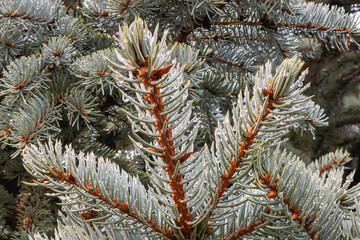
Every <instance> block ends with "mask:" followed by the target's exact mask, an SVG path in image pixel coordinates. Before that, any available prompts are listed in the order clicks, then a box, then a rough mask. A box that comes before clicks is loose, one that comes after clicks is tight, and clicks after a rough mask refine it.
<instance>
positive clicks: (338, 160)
mask: <svg viewBox="0 0 360 240" xmlns="http://www.w3.org/2000/svg"><path fill="white" fill-rule="evenodd" d="M351 160H352V157H350V153H349V152H348V151H346V150H343V149H338V150H336V151H335V152H331V153H328V154H326V155H324V156H321V157H320V158H319V159H316V160H315V161H313V162H311V163H310V164H309V165H308V168H309V169H311V170H312V171H313V172H315V171H318V172H319V174H320V175H322V174H323V173H324V172H326V171H329V170H330V169H334V168H337V167H340V166H343V165H345V164H346V163H348V162H350V161H351Z"/></svg>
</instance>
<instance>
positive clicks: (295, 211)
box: [259, 173, 320, 240]
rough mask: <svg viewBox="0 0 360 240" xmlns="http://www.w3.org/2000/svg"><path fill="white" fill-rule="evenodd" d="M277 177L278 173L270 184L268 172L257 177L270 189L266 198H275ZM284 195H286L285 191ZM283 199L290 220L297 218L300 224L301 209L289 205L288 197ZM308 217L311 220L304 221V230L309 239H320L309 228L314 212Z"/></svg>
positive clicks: (313, 218)
mask: <svg viewBox="0 0 360 240" xmlns="http://www.w3.org/2000/svg"><path fill="white" fill-rule="evenodd" d="M279 179H280V175H278V176H277V178H276V180H275V182H274V183H273V184H272V185H271V176H270V175H269V174H268V173H265V174H264V178H260V179H259V182H261V183H262V184H265V185H266V186H267V187H268V188H269V189H270V191H269V192H268V194H267V197H268V198H275V197H277V196H278V189H277V186H276V183H277V181H278V180H279ZM284 196H286V193H285V195H284ZM283 201H284V203H285V204H286V205H287V206H288V209H289V210H290V212H291V218H292V220H293V221H295V220H297V221H298V222H299V223H300V224H302V223H303V221H304V220H305V219H304V216H303V217H301V218H299V216H301V215H302V214H303V212H302V211H301V210H299V209H298V208H297V207H296V206H292V207H291V205H290V199H288V198H284V200H283ZM310 217H311V221H310V222H309V223H305V225H304V230H305V231H306V232H307V233H308V234H309V236H310V238H311V239H316V240H320V236H318V237H316V234H317V231H312V229H311V224H312V223H313V222H314V220H315V218H316V214H312V215H311V216H310ZM311 231H312V232H311Z"/></svg>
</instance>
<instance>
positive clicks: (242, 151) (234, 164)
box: [210, 89, 280, 216]
mask: <svg viewBox="0 0 360 240" xmlns="http://www.w3.org/2000/svg"><path fill="white" fill-rule="evenodd" d="M263 92H264V94H265V95H267V96H269V101H268V103H267V105H266V110H265V113H264V114H263V116H262V117H261V123H260V126H259V127H258V128H257V130H256V131H255V132H253V130H254V128H255V124H252V125H251V127H250V129H249V130H248V131H247V135H248V137H245V142H241V144H240V147H239V149H238V154H239V155H238V160H236V157H235V156H234V157H233V158H232V160H231V164H230V165H229V167H228V169H229V171H228V172H224V175H223V176H222V177H221V186H220V189H219V188H216V189H215V194H217V198H218V199H220V198H221V197H222V196H223V195H224V193H225V192H226V190H227V188H228V187H229V185H230V180H231V179H232V178H233V176H234V174H235V173H236V172H237V168H239V166H240V164H241V163H242V162H243V161H244V158H245V157H246V151H247V150H249V149H250V147H251V145H252V144H253V142H254V140H255V138H256V136H257V134H258V132H259V129H260V128H261V126H262V122H263V121H265V120H266V119H267V116H268V115H269V113H270V111H271V110H273V109H274V108H275V107H274V104H279V103H280V97H279V96H278V97H277V98H275V99H274V98H273V97H272V96H273V90H272V91H269V90H267V89H264V90H263ZM260 116H261V110H259V113H258V114H257V116H256V118H255V122H257V121H258V119H259V117H260ZM210 204H212V201H210ZM215 209H216V207H215V208H214V210H215ZM213 213H214V211H212V212H211V213H210V216H211V215H212V214H213Z"/></svg>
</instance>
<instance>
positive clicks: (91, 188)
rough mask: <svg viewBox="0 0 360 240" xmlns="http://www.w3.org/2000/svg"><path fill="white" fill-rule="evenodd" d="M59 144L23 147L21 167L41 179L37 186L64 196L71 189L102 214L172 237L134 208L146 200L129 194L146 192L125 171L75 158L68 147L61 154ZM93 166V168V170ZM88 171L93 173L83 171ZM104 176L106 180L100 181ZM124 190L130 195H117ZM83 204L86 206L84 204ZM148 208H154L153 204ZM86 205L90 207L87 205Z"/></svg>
mask: <svg viewBox="0 0 360 240" xmlns="http://www.w3.org/2000/svg"><path fill="white" fill-rule="evenodd" d="M61 145H62V144H61V142H59V141H57V142H56V144H55V146H53V144H52V142H51V141H50V140H49V143H48V145H47V146H45V147H44V146H40V148H37V147H36V146H34V145H32V146H31V147H29V148H26V150H25V152H24V159H26V160H25V165H24V166H25V168H26V169H27V170H28V171H30V172H33V173H35V174H36V176H37V178H38V179H41V180H40V181H39V182H38V183H37V185H44V186H47V187H52V188H56V189H57V190H58V191H60V192H63V193H64V194H67V193H68V191H69V189H73V190H74V191H75V192H74V191H73V193H77V194H79V196H92V197H93V198H94V199H97V200H98V204H102V205H103V206H104V208H105V209H107V210H106V212H107V211H111V212H113V213H114V214H116V215H118V216H122V215H126V216H128V217H131V218H132V219H134V220H136V222H138V223H141V224H142V225H143V226H144V227H148V228H151V229H152V230H154V231H156V232H157V233H159V234H161V235H164V236H166V237H168V238H170V239H171V238H173V237H174V235H173V234H174V233H173V231H172V230H170V229H167V228H166V227H164V226H160V225H158V223H157V221H158V220H159V219H151V218H150V217H149V213H148V214H145V213H144V211H146V210H145V209H141V208H138V204H141V205H143V204H145V202H147V200H145V199H144V198H141V199H137V198H136V197H135V199H133V196H131V192H132V191H135V192H137V191H142V194H145V195H142V197H145V196H146V195H147V193H146V190H145V189H144V188H143V186H141V185H139V183H138V182H137V180H135V179H134V178H131V177H130V176H128V175H127V174H126V173H125V172H121V171H120V170H119V168H118V166H117V165H115V164H113V163H110V162H109V161H107V160H104V159H102V158H100V159H98V160H97V161H96V160H95V157H94V155H93V154H91V155H87V156H86V157H85V156H84V154H82V153H80V154H79V155H75V152H74V151H73V150H72V149H71V148H69V147H68V148H67V149H66V152H65V153H62V147H61ZM54 151H55V152H56V154H55V155H52V157H51V158H47V155H48V154H49V153H54ZM63 164H64V165H63ZM94 164H96V165H97V166H96V167H95V165H94ZM64 166H65V167H64ZM90 168H91V169H93V170H91V171H90V172H87V171H88V170H89V169H90ZM104 171H106V172H107V173H106V172H104ZM119 173H120V176H119V175H118V174H119ZM105 176H106V177H107V180H105V179H103V178H102V177H105ZM99 177H101V178H102V181H101V182H99V181H98V180H95V179H98V178H99ZM115 178H116V180H115ZM94 180H95V181H94ZM114 184H116V185H118V187H119V188H117V187H114V186H113V185H114ZM134 184H135V185H134ZM135 186H137V189H135V188H134V187H135ZM124 191H130V192H128V193H127V195H128V194H130V195H128V196H127V197H126V196H125V195H121V194H123V193H124ZM148 197H149V196H148ZM148 197H146V198H148ZM125 199H127V200H125ZM77 200H79V198H77ZM149 200H150V199H149ZM132 201H134V202H132ZM143 201H145V202H143ZM151 201H152V202H153V201H154V200H151ZM83 203H84V204H89V203H86V201H85V202H83ZM96 205H97V204H96ZM105 205H106V206H105ZM151 205H152V206H156V204H155V203H154V202H153V203H151ZM90 206H92V207H94V205H92V204H91V203H90ZM149 209H151V206H148V210H149ZM103 211H104V210H103ZM119 214H120V215H119ZM150 214H151V213H150Z"/></svg>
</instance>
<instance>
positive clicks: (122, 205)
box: [40, 168, 174, 238]
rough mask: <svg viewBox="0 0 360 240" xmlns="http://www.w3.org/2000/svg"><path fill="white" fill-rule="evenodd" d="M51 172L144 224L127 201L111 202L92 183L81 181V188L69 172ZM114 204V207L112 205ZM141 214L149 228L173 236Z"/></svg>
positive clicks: (168, 230) (169, 236)
mask: <svg viewBox="0 0 360 240" xmlns="http://www.w3.org/2000/svg"><path fill="white" fill-rule="evenodd" d="M51 169H52V171H53V172H55V174H53V173H52V172H50V173H48V174H47V176H48V177H50V178H52V179H54V180H57V181H64V182H66V183H67V184H70V185H73V186H76V187H77V188H79V189H81V190H83V191H86V192H87V194H90V195H92V196H95V197H97V198H98V199H99V200H101V201H102V202H105V203H106V204H108V205H110V206H111V207H112V208H116V209H118V210H119V211H120V212H121V213H123V214H126V215H127V216H129V217H132V218H134V219H135V220H136V221H137V222H139V223H141V224H144V223H143V222H142V221H141V220H140V219H139V218H138V217H137V214H135V213H134V212H133V211H131V209H130V208H129V204H128V203H124V202H122V201H119V200H117V199H116V198H113V199H112V202H110V201H109V200H108V199H107V198H105V197H103V196H102V195H101V194H100V190H99V189H98V188H96V187H94V186H93V185H92V184H90V183H87V182H83V181H82V184H83V185H84V186H85V189H83V188H82V187H81V186H80V184H78V183H76V180H75V177H74V176H72V175H71V174H70V173H65V175H64V174H63V173H62V172H61V171H60V170H59V169H57V168H56V169H55V168H51ZM44 181H46V179H45V178H44V179H42V180H40V182H44ZM114 205H115V207H114ZM141 215H142V219H144V220H145V221H146V222H147V223H148V224H149V225H150V226H151V228H152V229H153V230H154V231H156V232H158V233H160V234H161V235H165V236H166V237H168V238H173V237H174V233H173V231H172V230H170V229H167V228H165V227H163V226H160V225H155V224H154V222H153V220H152V219H147V218H146V217H145V216H144V214H141ZM164 233H165V234H164Z"/></svg>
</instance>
